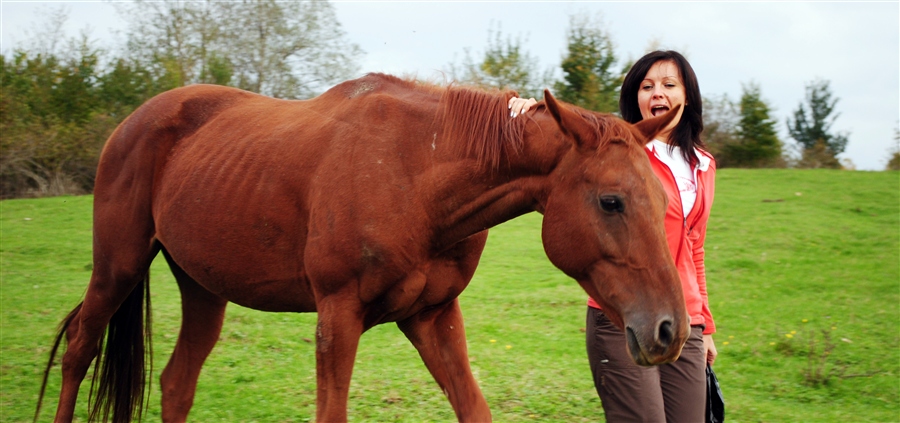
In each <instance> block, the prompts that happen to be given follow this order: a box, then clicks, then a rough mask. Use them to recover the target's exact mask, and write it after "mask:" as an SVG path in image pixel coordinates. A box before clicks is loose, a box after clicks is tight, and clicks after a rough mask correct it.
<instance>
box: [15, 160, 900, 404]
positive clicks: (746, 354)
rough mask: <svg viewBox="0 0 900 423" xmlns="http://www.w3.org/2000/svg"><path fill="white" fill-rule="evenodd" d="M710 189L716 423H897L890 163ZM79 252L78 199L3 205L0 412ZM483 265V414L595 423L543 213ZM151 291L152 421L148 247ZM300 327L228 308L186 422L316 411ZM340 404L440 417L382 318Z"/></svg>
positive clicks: (32, 373)
mask: <svg viewBox="0 0 900 423" xmlns="http://www.w3.org/2000/svg"><path fill="white" fill-rule="evenodd" d="M717 188H718V190H717V197H716V203H715V205H714V207H713V217H712V218H711V221H710V225H709V235H708V238H707V246H706V247H707V248H706V251H707V269H708V279H709V287H710V296H711V298H712V307H713V313H714V315H715V317H716V322H717V326H718V330H719V332H718V333H717V334H716V341H717V345H718V349H719V354H720V355H719V359H718V361H717V363H716V372H717V374H718V375H719V378H720V382H721V383H722V388H723V391H724V395H725V399H726V403H727V417H728V420H729V421H731V422H747V421H754V422H755V421H759V422H781V421H784V422H794V421H804V422H806V421H822V422H830V421H885V422H887V421H900V245H898V241H900V174H898V173H896V172H894V173H883V172H881V173H870V172H844V171H824V170H816V171H801V170H731V169H726V170H722V171H720V172H719V176H718V187H717ZM90 250H91V198H90V197H59V198H48V199H40V200H9V201H3V202H0V421H3V422H23V421H30V419H31V416H32V413H33V409H34V405H35V401H36V398H37V393H38V387H39V383H40V378H41V372H42V369H43V366H44V363H45V362H46V359H47V354H48V352H49V347H50V345H51V343H52V338H53V335H54V332H55V328H56V325H57V324H58V323H59V321H60V320H61V319H62V317H63V316H64V315H65V314H66V313H67V312H68V311H69V310H70V309H71V308H72V307H74V306H75V305H76V304H77V303H78V302H79V301H80V300H81V296H82V295H83V293H84V290H85V287H86V286H87V281H88V278H89V276H90V264H91V251H90ZM481 263H482V264H481V266H480V268H479V270H478V272H477V273H476V275H475V278H474V280H473V282H472V284H471V285H470V286H469V288H468V289H467V290H466V291H465V292H464V293H463V294H462V296H461V303H462V307H463V312H464V314H465V316H466V329H467V333H468V340H469V350H470V356H471V360H472V367H473V370H474V372H475V376H476V378H477V379H478V381H479V383H480V385H481V388H482V390H483V392H484V394H485V396H486V397H487V400H488V403H489V404H490V406H491V410H492V412H493V415H494V419H495V420H497V421H559V422H570V421H598V420H602V409H601V406H600V402H599V400H598V399H597V396H596V394H595V393H594V390H593V385H592V383H591V378H590V374H589V370H588V365H587V359H586V357H585V348H584V333H583V332H582V331H583V328H584V317H585V299H586V297H585V294H584V293H583V292H582V291H581V289H580V288H579V287H578V286H577V284H575V283H574V282H573V281H571V280H569V279H568V278H566V277H565V276H564V275H562V274H561V273H560V272H559V271H557V270H556V269H554V268H553V267H552V265H550V264H549V262H548V261H547V259H546V257H545V256H544V253H543V250H542V247H541V243H540V216H539V215H537V214H531V215H528V216H524V217H522V218H519V219H516V220H514V221H511V222H508V223H506V224H504V225H501V226H500V227H498V228H496V229H494V230H493V232H492V235H491V237H490V239H489V241H488V247H487V249H486V250H485V254H484V257H483V258H482V262H481ZM151 292H152V298H153V306H154V319H155V321H154V327H153V328H154V351H155V353H156V354H155V359H154V370H153V372H154V374H153V385H152V390H153V392H152V398H151V404H150V410H149V415H148V418H147V420H148V421H158V420H159V388H158V384H157V382H156V380H157V378H158V375H159V372H160V371H161V369H162V368H163V367H164V365H165V363H166V360H168V356H169V354H170V352H171V350H172V348H173V346H174V342H175V337H176V335H177V331H178V326H179V321H180V317H181V313H180V309H179V308H180V301H179V297H178V289H177V286H176V285H175V283H174V279H173V278H172V276H171V274H170V273H169V272H168V269H167V268H166V266H165V264H164V263H163V261H162V260H161V258H160V259H158V260H157V262H155V263H154V267H153V269H152V281H151ZM314 327H315V315H313V314H305V315H298V314H276V313H262V312H257V311H253V310H249V309H245V308H242V307H239V306H235V305H233V304H232V305H229V309H228V313H227V316H226V321H225V327H224V329H223V332H222V339H221V341H220V342H219V344H218V345H217V346H216V349H215V350H214V351H213V353H212V355H211V357H210V358H209V360H208V361H207V363H206V365H205V366H204V369H203V373H202V374H201V377H200V386H199V387H198V390H197V398H196V401H195V404H194V408H193V410H192V411H191V415H190V418H191V420H192V421H198V422H236V421H241V422H252V421H258V422H302V421H309V420H311V419H312V418H313V417H314V416H315V362H314V356H315V345H314V343H313V342H311V340H312V339H314ZM826 336H827V338H826ZM826 349H828V352H829V354H827V355H825V353H824V351H825V350H826ZM823 357H824V364H822V363H823V362H822V358H823ZM811 359H812V360H811ZM810 363H812V364H813V365H812V366H810ZM810 367H811V368H812V376H808V375H807V374H806V373H807V372H809V369H810ZM816 371H820V372H821V374H820V376H819V377H815V374H816ZM84 385H85V386H84V387H86V386H87V385H88V384H87V383H85V384H84ZM58 389H59V368H58V367H56V368H54V371H53V372H52V377H51V380H50V386H49V388H48V391H49V392H48V397H47V399H46V402H45V408H44V412H43V414H42V419H41V421H50V420H51V419H52V414H53V410H54V408H55V405H56V404H55V403H56V395H58ZM85 392H86V391H83V394H82V397H81V398H80V400H79V405H78V409H77V412H78V416H79V418H80V419H82V420H83V419H84V418H85V410H86V399H87V395H86V393H85ZM349 415H350V419H351V420H353V421H409V422H420V421H452V420H453V419H454V415H453V411H452V409H451V408H450V405H449V403H448V402H447V401H446V400H445V399H444V397H443V395H442V394H441V392H440V390H439V388H438V387H437V385H436V383H434V381H433V380H432V378H431V376H430V375H429V374H428V372H427V370H425V368H424V365H423V364H422V362H421V360H420V359H419V357H418V355H417V353H416V352H415V349H414V348H413V347H412V346H411V345H410V344H409V342H408V341H407V340H406V339H405V338H404V337H403V335H402V334H401V333H400V331H399V330H398V329H397V328H396V327H395V326H394V325H383V326H379V327H376V328H374V329H373V330H371V331H369V332H367V333H366V334H365V335H364V336H363V338H362V341H361V345H360V349H359V354H358V357H357V362H356V367H355V369H354V373H353V381H352V384H351V392H350V410H349Z"/></svg>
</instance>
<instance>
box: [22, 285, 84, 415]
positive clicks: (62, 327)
mask: <svg viewBox="0 0 900 423" xmlns="http://www.w3.org/2000/svg"><path fill="white" fill-rule="evenodd" d="M82 305H84V302H81V303H79V304H78V305H77V306H76V307H75V308H74V309H73V310H72V311H70V312H69V314H68V315H67V316H66V318H65V319H63V321H62V322H61V323H60V324H59V332H57V334H56V341H54V342H53V349H51V350H50V359H49V360H48V361H47V367H45V368H44V380H43V381H42V382H41V393H40V394H38V403H37V408H36V409H35V410H34V422H35V423H37V421H38V416H39V415H40V414H41V405H42V404H43V403H44V392H46V390H47V379H48V378H49V377H50V369H51V368H52V367H53V360H55V359H56V352H57V351H58V350H59V344H61V343H62V340H63V336H65V334H66V330H67V329H68V328H69V325H70V324H71V323H72V321H73V320H75V316H78V312H79V311H81V306H82Z"/></svg>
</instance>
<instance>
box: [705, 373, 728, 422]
mask: <svg viewBox="0 0 900 423" xmlns="http://www.w3.org/2000/svg"><path fill="white" fill-rule="evenodd" d="M724 421H725V398H724V397H722V388H720V387H719V379H717V378H716V373H715V372H713V369H712V367H711V366H710V365H709V364H707V365H706V423H723V422H724Z"/></svg>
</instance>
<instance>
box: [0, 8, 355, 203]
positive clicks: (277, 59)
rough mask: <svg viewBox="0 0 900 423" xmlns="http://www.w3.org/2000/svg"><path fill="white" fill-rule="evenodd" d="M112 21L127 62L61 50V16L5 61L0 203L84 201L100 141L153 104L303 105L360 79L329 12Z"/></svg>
mask: <svg viewBox="0 0 900 423" xmlns="http://www.w3.org/2000/svg"><path fill="white" fill-rule="evenodd" d="M119 10H120V11H121V12H122V13H123V14H124V15H125V16H126V18H127V20H128V21H129V22H130V26H129V27H128V31H127V44H126V48H125V51H126V53H125V54H123V55H120V56H113V55H111V54H110V53H108V52H106V51H104V50H102V49H100V48H97V47H95V46H94V45H93V44H92V43H91V41H90V40H89V38H88V36H87V35H85V34H82V35H81V36H80V37H76V38H72V39H66V38H65V37H64V36H63V31H62V28H63V25H64V24H65V22H66V20H67V17H68V16H67V12H66V11H65V9H62V8H60V9H56V10H51V11H50V13H49V14H48V15H47V16H46V17H45V18H46V20H45V25H44V26H42V27H40V28H38V30H37V32H36V33H35V34H33V39H32V40H30V41H29V42H27V43H26V44H25V45H26V48H23V49H20V50H16V51H14V52H13V53H12V54H10V55H9V56H7V55H5V54H4V55H3V56H2V61H0V88H2V92H0V132H2V134H3V136H2V138H0V152H2V155H0V198H9V197H27V196H49V195H61V194H78V193H85V192H90V191H91V190H92V189H93V181H94V175H95V172H96V166H97V160H98V158H99V155H100V150H101V149H102V146H103V143H104V142H105V140H106V139H107V138H108V137H109V135H110V134H111V133H112V131H113V130H114V128H115V127H116V126H117V125H118V124H119V123H120V122H121V121H122V120H124V119H125V118H126V117H127V116H128V115H129V114H130V113H131V112H132V111H134V110H135V109H136V108H137V107H138V106H140V105H141V104H142V103H143V102H145V101H146V100H148V99H149V98H150V97H152V96H154V95H156V94H158V93H160V92H163V91H166V90H169V89H172V88H176V87H180V86H183V85H186V84H193V83H213V84H226V85H227V84H234V85H237V86H239V87H241V88H244V89H248V90H251V91H256V92H261V93H263V94H268V95H272V96H276V97H283V98H299V97H308V96H311V95H313V94H315V93H316V92H317V91H318V90H321V89H323V88H325V87H326V86H328V85H330V84H332V83H334V82H337V81H341V80H344V79H347V78H349V77H350V76H351V75H352V74H353V73H354V72H356V69H357V67H356V65H355V62H354V60H355V57H356V56H358V55H359V54H360V50H359V48H358V47H357V46H356V45H354V44H350V43H348V42H346V41H345V40H344V33H343V32H342V31H341V30H340V25H339V24H338V22H337V19H336V18H335V15H334V11H333V9H332V7H331V5H330V4H329V3H328V2H325V1H313V2H276V1H273V0H245V1H242V2H214V1H205V2H195V1H184V0H168V1H145V0H142V1H137V2H134V3H121V4H119ZM248 29H252V30H248Z"/></svg>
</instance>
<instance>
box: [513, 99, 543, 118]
mask: <svg viewBox="0 0 900 423" xmlns="http://www.w3.org/2000/svg"><path fill="white" fill-rule="evenodd" d="M535 104H537V100H535V99H534V98H529V99H527V100H526V99H524V98H519V97H513V98H511V99H509V117H516V116H518V115H520V114H522V113H525V112H527V111H528V109H530V108H531V106H534V105H535Z"/></svg>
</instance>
